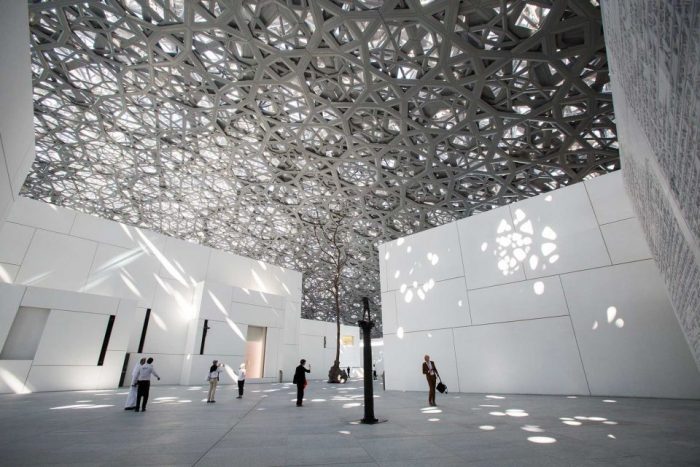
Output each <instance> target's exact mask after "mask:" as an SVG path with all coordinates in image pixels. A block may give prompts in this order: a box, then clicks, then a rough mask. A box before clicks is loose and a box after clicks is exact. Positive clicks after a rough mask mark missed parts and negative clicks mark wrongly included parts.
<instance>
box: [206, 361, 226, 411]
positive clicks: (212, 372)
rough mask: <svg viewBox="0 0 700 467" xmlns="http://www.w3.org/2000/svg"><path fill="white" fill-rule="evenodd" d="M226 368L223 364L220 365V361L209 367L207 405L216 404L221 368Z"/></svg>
mask: <svg viewBox="0 0 700 467" xmlns="http://www.w3.org/2000/svg"><path fill="white" fill-rule="evenodd" d="M222 366H224V364H223V363H219V361H218V360H214V361H213V362H211V366H210V367H209V375H208V376H207V381H209V393H207V404H212V403H214V402H216V401H215V400H214V395H215V394H216V386H217V385H218V384H219V375H220V373H221V370H220V369H219V368H221V367H222Z"/></svg>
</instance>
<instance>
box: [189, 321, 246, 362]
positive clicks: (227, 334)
mask: <svg viewBox="0 0 700 467" xmlns="http://www.w3.org/2000/svg"><path fill="white" fill-rule="evenodd" d="M208 325H209V330H208V331H207V339H206V341H205V344H204V353H205V354H207V355H245V346H246V336H247V335H248V325H247V324H241V323H234V322H233V320H231V319H228V320H225V321H212V320H210V321H209V322H208ZM199 342H201V341H197V344H199Z"/></svg>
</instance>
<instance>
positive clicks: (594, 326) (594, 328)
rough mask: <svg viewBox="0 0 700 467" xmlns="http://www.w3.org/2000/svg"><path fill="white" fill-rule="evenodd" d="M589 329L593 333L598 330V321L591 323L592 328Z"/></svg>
mask: <svg viewBox="0 0 700 467" xmlns="http://www.w3.org/2000/svg"><path fill="white" fill-rule="evenodd" d="M591 329H593V330H594V331H595V330H596V329H598V321H597V320H596V321H593V327H591Z"/></svg>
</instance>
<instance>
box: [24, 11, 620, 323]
mask: <svg viewBox="0 0 700 467" xmlns="http://www.w3.org/2000/svg"><path fill="white" fill-rule="evenodd" d="M29 10H30V11H29V21H30V34H31V51H32V57H31V69H32V79H33V84H34V112H35V113H34V117H35V125H36V160H35V161H34V165H33V168H32V171H31V173H30V174H29V177H28V178H27V180H26V183H25V185H24V187H23V189H22V194H23V195H24V196H28V197H31V198H34V199H38V200H42V201H45V202H48V203H54V204H58V205H62V206H66V207H69V208H73V209H77V210H79V211H82V212H87V213H91V214H95V215H98V216H102V217H105V218H108V219H111V220H114V221H118V222H122V223H125V224H128V225H132V226H140V227H144V228H147V229H151V230H154V231H156V232H161V233H164V234H167V235H171V236H174V237H178V238H182V239H185V240H190V241H194V242H198V243H201V244H204V245H207V246H211V247H213V248H217V249H223V250H229V251H232V252H234V253H237V254H241V255H245V256H247V257H252V258H255V259H259V260H263V261H266V262H269V263H272V264H277V265H279V266H284V267H289V268H292V269H296V270H300V271H302V272H304V280H305V282H304V286H303V287H304V288H303V292H304V301H303V304H302V307H303V312H304V315H305V317H308V318H318V319H327V318H329V317H330V316H331V315H332V310H333V307H332V306H331V303H332V297H331V296H329V294H328V293H327V290H328V280H327V278H326V276H328V272H329V271H328V268H327V267H324V266H323V265H322V263H321V262H320V261H319V254H318V253H319V251H318V246H317V245H314V242H313V241H311V239H313V234H312V231H313V229H312V227H311V226H312V225H313V224H319V225H326V224H327V223H328V221H329V219H330V218H331V217H332V216H333V214H337V213H341V212H342V213H343V214H344V215H346V217H347V218H348V219H350V220H351V221H350V222H348V223H347V224H346V225H343V226H342V229H343V232H344V238H345V239H346V243H345V246H346V247H347V248H348V251H349V252H350V253H351V260H350V266H349V267H348V269H347V271H346V277H345V282H346V283H347V284H346V285H345V286H344V289H343V291H342V294H343V303H345V304H346V305H345V306H346V309H344V310H343V314H344V319H345V321H347V322H354V321H355V320H356V319H357V316H359V315H360V314H361V312H360V310H359V308H358V307H359V306H360V305H359V303H360V302H359V299H358V298H359V297H361V296H370V297H373V301H374V303H376V304H378V303H379V299H378V284H379V280H378V262H377V256H376V255H377V252H376V247H377V244H378V243H379V242H382V241H386V240H391V239H395V238H397V237H400V236H403V235H407V234H411V233H415V232H418V231H421V230H423V229H426V228H429V227H432V226H438V225H442V224H444V223H447V222H450V221H453V220H455V219H459V218H463V217H466V216H469V215H471V214H474V213H478V212H483V211H486V210H489V209H493V208H494V207H497V206H502V205H505V204H509V203H512V202H514V201H517V200H520V199H523V198H526V197H530V196H533V195H537V194H539V193H542V192H546V191H549V190H554V189H556V188H559V187H561V186H565V185H569V184H572V183H575V182H578V181H581V180H583V179H584V178H585V177H587V176H591V175H595V174H602V173H606V172H609V171H614V170H617V169H618V168H619V155H618V147H617V138H616V133H615V125H614V123H613V107H612V96H611V90H610V84H609V78H608V65H607V60H606V55H605V45H604V41H603V34H602V27H601V18H600V8H599V7H598V6H597V4H594V3H593V2H581V1H575V0H551V1H527V0H515V1H508V2H457V1H442V2H406V1H400V0H391V1H384V2H379V1H353V2H347V1H340V0H318V1H313V2H311V1H298V2H296V1H295V2H292V1H282V0H279V1H265V2H262V1H253V0H243V1H238V2H228V1H223V0H206V1H195V0H193V1H184V2H183V1H167V2H166V1H164V0H151V1H148V2H147V1H145V0H123V1H118V0H104V1H102V2H54V1H46V2H30V6H29ZM512 240H513V241H515V242H516V243H517V239H515V238H513V239H512ZM553 254H556V253H553ZM518 255H519V253H518V252H517V250H513V251H512V255H511V256H510V257H509V258H508V259H507V260H504V264H505V267H504V270H505V271H509V270H511V269H512V268H513V267H514V264H513V260H514V259H515V260H516V261H518ZM545 256H547V254H546V253H545ZM550 257H551V256H550ZM430 261H434V262H435V264H436V263H437V261H439V258H431V259H430ZM165 267H166V268H167V269H168V271H169V272H170V274H171V275H173V276H174V277H175V279H176V280H177V281H178V282H179V281H181V279H183V277H182V275H181V274H180V273H179V272H178V270H177V265H174V264H173V265H165ZM122 279H123V280H124V282H125V283H126V284H127V286H128V287H131V286H133V287H134V288H138V284H136V283H134V281H133V280H132V279H131V278H129V277H128V276H127V275H125V276H124V277H123V278H122ZM129 284H131V285H129ZM419 286H420V287H421V288H420V289H418V288H417V287H415V286H414V289H416V290H414V291H413V292H412V294H413V298H412V299H413V300H415V299H416V297H418V298H417V299H420V294H419V290H422V284H419ZM134 293H135V294H136V295H138V293H137V291H136V290H135V291H134ZM423 293H425V291H423ZM353 316H354V317H353ZM377 329H378V330H380V329H381V327H378V328H377Z"/></svg>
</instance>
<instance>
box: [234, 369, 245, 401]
mask: <svg viewBox="0 0 700 467" xmlns="http://www.w3.org/2000/svg"><path fill="white" fill-rule="evenodd" d="M245 374H246V371H245V363H241V366H240V367H239V368H238V397H236V399H243V385H244V384H245Z"/></svg>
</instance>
